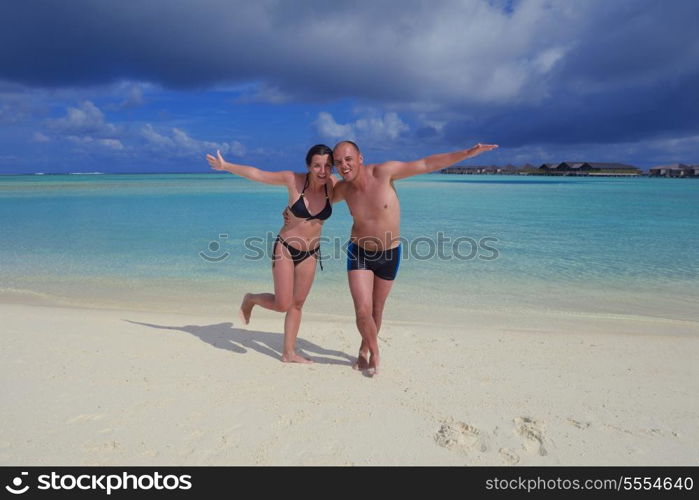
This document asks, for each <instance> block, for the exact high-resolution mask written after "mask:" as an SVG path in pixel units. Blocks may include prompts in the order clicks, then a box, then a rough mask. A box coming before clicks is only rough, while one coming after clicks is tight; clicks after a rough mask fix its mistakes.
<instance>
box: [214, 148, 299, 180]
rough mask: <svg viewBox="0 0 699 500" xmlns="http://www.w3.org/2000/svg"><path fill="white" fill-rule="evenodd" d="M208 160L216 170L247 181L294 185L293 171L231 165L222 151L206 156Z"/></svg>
mask: <svg viewBox="0 0 699 500" xmlns="http://www.w3.org/2000/svg"><path fill="white" fill-rule="evenodd" d="M206 159H207V161H208V162H209V165H211V168H213V169H214V170H225V171H226V172H230V173H232V174H236V175H240V176H241V177H245V178H246V179H250V180H251V181H255V182H262V183H264V184H274V185H277V186H291V185H293V183H294V173H293V172H292V171H291V170H282V171H281V172H268V171H267V170H260V169H259V168H256V167H250V166H248V165H237V164H235V163H229V162H227V161H226V160H224V159H223V156H221V151H216V156H213V155H206Z"/></svg>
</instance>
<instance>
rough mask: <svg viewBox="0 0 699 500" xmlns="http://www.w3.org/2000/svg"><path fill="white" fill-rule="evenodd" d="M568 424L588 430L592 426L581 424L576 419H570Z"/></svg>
mask: <svg viewBox="0 0 699 500" xmlns="http://www.w3.org/2000/svg"><path fill="white" fill-rule="evenodd" d="M568 423H569V424H570V425H572V426H574V427H577V428H578V429H587V428H588V427H590V425H592V424H590V422H580V421H579V420H575V419H574V418H568Z"/></svg>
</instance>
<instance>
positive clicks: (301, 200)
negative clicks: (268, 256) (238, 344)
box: [206, 144, 335, 363]
mask: <svg viewBox="0 0 699 500" xmlns="http://www.w3.org/2000/svg"><path fill="white" fill-rule="evenodd" d="M332 154H333V152H332V150H331V149H330V148H329V147H328V146H326V145H324V144H317V145H315V146H313V147H312V148H311V149H309V150H308V153H307V154H306V168H307V169H308V171H307V172H306V173H305V174H298V173H294V172H292V171H289V170H284V171H281V172H269V171H266V170H261V169H259V168H255V167H251V166H246V165H238V164H234V163H229V162H227V161H225V160H224V159H223V156H222V155H221V152H220V151H217V152H216V156H213V155H207V156H206V158H207V160H208V162H209V164H210V165H211V168H213V169H214V170H225V171H227V172H230V173H232V174H236V175H239V176H241V177H245V178H247V179H250V180H252V181H255V182H261V183H264V184H271V185H277V186H284V187H286V189H287V191H288V194H289V206H288V208H289V210H290V212H291V216H290V217H289V218H288V220H286V221H285V223H284V225H283V226H282V228H281V230H280V231H279V234H278V235H277V239H276V241H275V242H274V248H273V250H272V275H273V277H274V293H246V294H245V297H244V298H243V303H242V304H241V306H240V313H241V317H242V319H243V321H244V322H245V324H248V323H249V321H250V315H251V313H252V309H253V307H255V306H256V305H257V306H261V307H264V308H266V309H270V310H272V311H277V312H283V313H286V319H285V321H284V353H283V355H282V361H284V362H292V363H311V362H312V361H311V360H310V359H308V358H306V357H304V356H301V355H299V354H297V353H296V337H297V335H298V330H299V326H300V324H301V310H302V308H303V304H304V302H305V301H306V297H307V296H308V293H309V292H310V290H311V285H312V284H313V278H314V277H315V272H316V265H315V264H316V262H317V261H320V234H321V230H322V227H323V222H324V221H325V220H326V219H328V218H329V217H330V215H331V214H332V205H331V200H332V196H333V187H334V185H335V179H334V177H333V176H332V173H331V172H332V165H333V163H332V162H333V156H332ZM321 268H322V264H321Z"/></svg>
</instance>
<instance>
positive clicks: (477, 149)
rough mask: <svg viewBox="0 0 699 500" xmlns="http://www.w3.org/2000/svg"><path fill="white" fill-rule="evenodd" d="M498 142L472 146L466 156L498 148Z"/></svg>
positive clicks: (471, 156)
mask: <svg viewBox="0 0 699 500" xmlns="http://www.w3.org/2000/svg"><path fill="white" fill-rule="evenodd" d="M497 147H498V145H497V144H480V143H478V144H476V145H475V146H473V147H472V148H469V149H468V151H467V153H468V156H466V158H473V157H474V156H478V155H479V154H481V153H485V152H487V151H492V150H493V149H495V148H497Z"/></svg>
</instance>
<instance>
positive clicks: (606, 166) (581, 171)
mask: <svg viewBox="0 0 699 500" xmlns="http://www.w3.org/2000/svg"><path fill="white" fill-rule="evenodd" d="M538 171H539V173H540V174H543V175H623V176H634V175H641V170H640V169H638V168H637V167H634V166H633V165H625V164H623V163H598V162H571V161H564V162H561V163H544V164H542V165H541V166H540V167H539V168H538Z"/></svg>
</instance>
